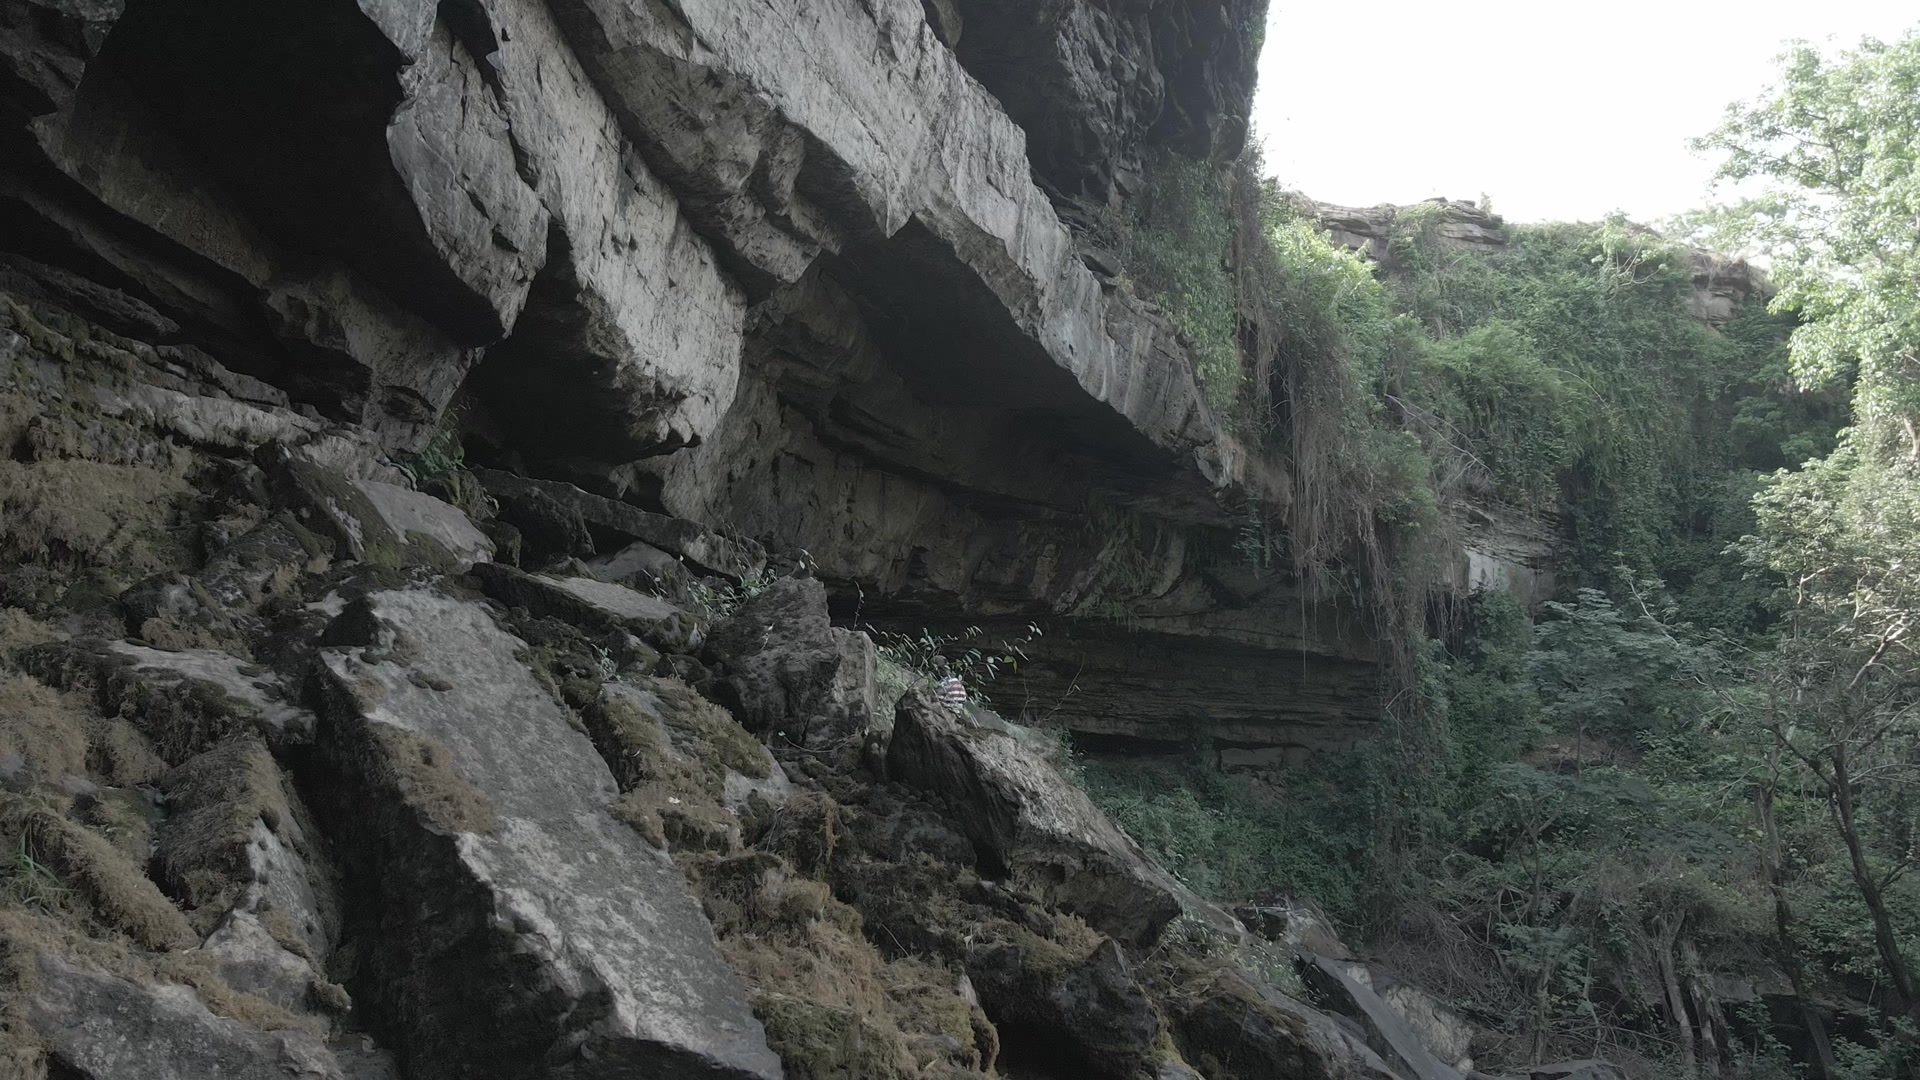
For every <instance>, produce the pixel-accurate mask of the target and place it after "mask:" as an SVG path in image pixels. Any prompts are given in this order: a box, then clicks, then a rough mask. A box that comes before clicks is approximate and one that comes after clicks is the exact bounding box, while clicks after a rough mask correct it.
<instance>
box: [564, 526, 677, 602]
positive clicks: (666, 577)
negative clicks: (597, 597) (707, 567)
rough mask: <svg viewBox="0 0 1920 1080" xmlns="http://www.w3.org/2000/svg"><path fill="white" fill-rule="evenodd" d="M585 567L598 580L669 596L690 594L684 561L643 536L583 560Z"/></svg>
mask: <svg viewBox="0 0 1920 1080" xmlns="http://www.w3.org/2000/svg"><path fill="white" fill-rule="evenodd" d="M587 569H588V570H589V571H591V572H592V574H593V576H594V577H597V578H599V579H600V580H601V581H610V582H613V583H614V584H616V585H627V586H630V587H632V588H636V589H645V590H647V591H649V592H653V593H658V594H659V595H661V596H665V597H668V598H670V599H673V600H679V601H686V600H688V599H690V598H691V596H692V594H693V575H692V574H690V573H688V572H687V568H686V566H685V564H683V563H681V561H680V560H679V559H676V558H674V557H673V556H672V555H669V554H667V553H666V552H664V551H662V550H660V549H659V548H657V547H654V546H653V545H652V544H649V543H647V542H646V541H644V540H635V541H634V542H633V543H631V544H628V545H627V546H626V547H623V548H621V549H620V550H619V551H616V552H614V553H613V554H611V555H602V556H599V557H598V558H594V559H589V560H587Z"/></svg>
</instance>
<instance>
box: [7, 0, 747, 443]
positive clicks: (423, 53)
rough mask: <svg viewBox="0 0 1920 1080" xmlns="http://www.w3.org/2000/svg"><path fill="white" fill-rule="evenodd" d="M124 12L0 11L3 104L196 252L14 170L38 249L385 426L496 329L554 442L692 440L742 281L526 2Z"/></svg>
mask: <svg viewBox="0 0 1920 1080" xmlns="http://www.w3.org/2000/svg"><path fill="white" fill-rule="evenodd" d="M49 10H53V9H49ZM120 15H121V11H120V5H119V4H98V5H90V6H88V7H87V9H86V10H85V11H84V12H80V13H68V12H66V11H60V12H59V13H58V14H57V15H54V16H51V17H49V18H48V19H45V20H43V21H42V23H41V24H36V25H23V26H22V27H21V28H20V31H19V32H10V31H9V30H8V28H4V27H0V63H6V65H7V66H8V67H9V68H10V69H12V70H14V71H16V72H18V73H19V74H20V75H21V76H22V77H23V80H24V82H25V83H27V84H29V85H30V87H31V88H23V92H22V93H21V95H20V100H19V102H18V103H17V104H16V105H15V106H14V108H13V109H12V110H9V111H8V113H7V114H6V115H5V117H4V119H5V120H6V121H8V122H13V121H14V120H15V118H16V116H32V117H34V124H33V126H32V129H31V135H29V136H27V138H29V139H30V140H31V145H32V149H33V152H34V153H35V155H36V156H39V157H42V158H44V160H46V161H47V162H48V163H50V164H51V165H53V166H54V167H55V168H56V169H58V170H60V171H61V172H63V173H65V174H66V175H67V176H68V177H71V178H72V179H74V180H76V181H78V183H79V184H81V185H82V186H83V187H84V188H85V190H86V191H87V193H88V194H89V195H91V196H92V197H94V198H97V199H98V200H99V201H100V203H101V204H104V207H106V208H111V210H112V211H114V212H117V213H118V214H121V215H124V216H125V217H126V218H128V219H131V220H132V221H134V222H138V223H140V224H141V225H143V226H146V227H148V228H150V229H151V230H153V234H154V235H157V236H159V237H164V238H165V239H166V240H167V241H169V242H171V243H175V244H178V245H180V246H181V248H184V249H185V250H186V251H188V252H191V253H193V255H194V256H196V257H198V258H202V259H205V260H206V263H204V264H200V265H193V261H194V260H193V259H191V258H189V259H181V258H180V257H179V255H180V252H179V251H178V250H171V251H170V250H167V249H166V248H165V245H154V244H152V243H151V240H152V239H153V238H154V237H153V236H151V235H150V236H136V237H134V238H133V239H132V240H131V241H129V240H126V239H120V238H111V237H109V236H108V235H107V233H106V232H105V231H104V230H102V229H100V228H99V227H98V226H99V221H98V219H99V217H100V215H99V213H98V210H97V209H96V208H90V207H87V206H83V205H80V204H78V203H75V202H73V201H72V200H66V201H65V202H62V199H64V198H65V197H64V195H60V194H58V193H55V194H52V195H49V194H48V193H47V192H45V191H42V190H36V189H34V188H33V187H32V186H31V185H29V186H28V187H26V188H24V189H23V190H22V192H21V195H20V199H21V203H20V205H22V206H23V207H27V208H29V212H30V213H31V214H32V215H33V216H35V217H37V218H39V219H41V220H44V221H47V222H49V223H51V224H52V225H53V226H54V228H56V229H58V230H61V231H64V232H65V233H66V234H67V235H66V238H65V239H64V240H63V242H62V243H61V244H59V245H56V246H53V247H49V248H47V249H45V250H44V251H41V252H40V254H47V255H55V254H57V255H59V256H60V257H61V258H62V259H67V260H68V261H71V256H73V255H76V254H79V253H80V252H81V251H83V250H86V249H91V250H90V251H87V253H88V254H91V255H94V256H96V257H98V256H104V257H105V258H106V259H107V261H108V262H109V263H112V264H115V265H117V266H118V267H119V268H121V269H122V270H123V271H124V272H125V273H127V274H129V275H130V276H132V277H133V278H134V279H135V280H136V281H137V282H138V289H137V291H138V292H139V293H141V294H142V297H143V298H144V299H148V300H153V301H157V302H158V303H157V306H159V307H162V308H171V309H174V310H184V311H185V312H186V313H188V314H190V315H192V316H193V317H195V318H196V319H211V320H212V321H214V322H215V323H217V324H218V325H220V326H221V327H222V328H223V330H225V331H228V332H231V333H233V334H236V335H240V336H246V335H253V336H255V337H256V341H254V342H249V344H257V345H266V348H264V349H260V350H258V351H257V352H256V353H255V356H257V357H260V359H262V360H264V361H265V362H266V364H267V365H268V366H270V367H277V368H279V369H280V372H279V374H280V377H281V378H283V379H284V380H285V381H287V382H292V383H295V384H302V385H298V386H297V389H298V393H297V395H296V396H301V397H304V398H306V399H308V400H315V401H320V402H322V403H323V405H324V406H326V407H330V408H332V409H334V410H335V411H336V414H337V415H341V416H344V417H347V418H351V419H354V420H358V421H363V422H365V423H367V424H369V426H371V427H374V428H376V429H379V430H381V431H382V433H383V435H385V436H386V437H387V438H388V439H389V440H390V441H391V442H393V443H395V444H398V445H408V444H417V443H418V442H419V441H420V440H422V439H423V438H424V437H425V436H426V434H427V433H428V432H429V431H430V427H431V423H432V421H433V419H434V418H435V416H436V415H437V414H438V412H439V410H440V409H441V408H442V407H443V406H444V405H445V403H446V401H447V400H448V397H449V396H450V395H451V394H452V392H453V390H454V389H455V387H456V386H457V385H458V383H459V381H460V379H461V378H462V377H463V376H464V375H465V373H466V372H467V370H468V369H469V368H470V367H471V366H472V364H473V362H474V360H475V359H476V358H477V353H476V352H475V351H474V350H475V348H476V347H478V346H484V345H487V344H489V343H492V342H496V341H499V340H500V339H501V338H503V337H505V338H507V345H505V346H502V347H500V348H499V349H498V350H497V351H498V352H499V356H498V357H496V358H494V359H496V360H497V362H496V363H494V364H492V365H491V367H492V370H491V371H490V378H489V385H491V386H494V387H506V388H507V389H508V392H513V393H518V394H520V395H521V396H522V397H523V400H522V402H521V404H522V408H521V409H520V410H519V411H518V412H517V413H516V414H514V415H513V416H512V417H511V418H510V419H513V420H514V421H516V422H518V424H519V426H518V433H520V434H523V435H532V434H537V433H538V432H539V431H540V430H541V428H540V423H543V422H544V417H545V416H546V415H547V414H546V413H545V412H543V411H542V410H547V409H560V408H564V409H565V411H566V412H567V413H568V414H570V420H571V422H570V423H568V424H564V425H562V424H554V425H551V426H550V428H549V431H548V434H549V435H550V436H551V438H550V440H549V441H551V442H554V443H556V444H562V445H566V446H570V447H574V448H592V449H595V450H598V451H602V452H607V453H611V454H613V455H615V456H616V457H617V456H618V455H619V454H621V453H632V452H634V451H635V450H638V449H647V448H659V447H663V446H666V447H670V446H673V445H679V444H681V443H685V442H688V441H692V440H696V439H697V438H699V437H700V436H701V435H702V434H703V433H704V432H705V431H706V430H707V429H708V428H709V427H710V426H711V424H712V422H713V421H714V420H715V419H716V418H717V417H718V416H719V414H720V413H721V412H722V411H724V409H725V408H726V405H727V402H728V400H729V398H730V395H731V393H732V384H733V381H734V375H735V373H736V371H737V363H738V347H737V339H738V334H739V327H740V322H741V318H742V315H743V311H744V306H743V303H742V299H741V297H740V294H739V291H738V289H737V288H736V287H735V286H734V285H733V284H732V283H731V282H730V281H729V280H728V279H727V278H726V277H725V276H724V275H723V274H721V273H720V272H719V269H718V267H717V266H716V264H715V261H714V258H713V256H712V253H711V250H710V248H709V247H708V246H707V245H706V244H705V243H704V242H703V241H701V240H700V238H699V237H697V236H695V235H694V234H693V233H692V231H691V230H690V229H689V228H688V227H687V225H686V223H685V222H684V221H683V220H682V219H681V217H680V215H679V212H678V209H677V207H676V206H675V203H674V200H673V198H672V196H671V195H670V194H668V192H667V190H666V188H665V187H664V186H663V185H662V184H661V183H660V182H659V181H658V180H656V179H655V178H654V177H653V176H652V175H651V174H650V173H649V172H648V171H647V169H646V167H645V165H644V164H642V163H641V162H640V160H639V159H638V157H637V156H636V155H635V153H634V152H633V149H632V147H631V145H629V144H628V143H627V141H626V140H625V139H624V138H623V137H622V136H621V134H620V132H619V130H618V126H617V125H616V124H615V123H614V121H613V118H612V114H611V113H610V112H609V110H608V109H607V107H606V105H605V104H603V103H602V101H601V100H600V97H599V95H598V94H597V92H596V91H595V90H594V89H593V88H592V87H591V86H590V85H589V84H588V82H587V80H586V77H585V75H584V74H583V73H582V72H581V70H580V68H579V66H578V64H577V63H575V62H574V61H573V59H572V56H571V54H570V52H569V50H568V49H567V47H566V45H565V44H564V43H563V42H562V41H561V40H560V39H559V35H558V32H557V30H555V28H554V26H553V22H552V19H551V17H550V16H549V15H548V13H547V10H546V8H545V7H544V6H542V5H541V4H539V3H537V2H533V0H493V2H490V3H487V4H485V5H481V4H472V5H453V6H440V5H435V4H431V3H426V2H401V3H392V4H384V5H378V6H374V7H371V8H366V9H356V8H353V7H348V8H345V9H340V10H337V11H336V10H329V11H326V12H320V11H313V12H307V11H301V12H293V11H264V10H257V9H252V8H247V7H245V6H244V5H237V6H235V5H228V6H223V5H220V4H213V5H204V4H185V5H182V4H174V3H170V2H166V0H156V2H155V3H152V4H147V5H144V6H141V7H139V8H138V9H137V10H136V11H135V12H134V13H133V14H132V15H131V16H129V17H126V18H120ZM63 22H70V23H71V24H72V25H71V26H70V27H69V28H68V29H67V30H65V31H56V30H55V29H54V28H55V27H56V26H58V25H60V24H62V23H63ZM109 27H111V28H112V29H113V30H114V33H113V35H112V37H113V42H112V44H113V46H114V47H113V48H108V49H106V50H104V51H102V50H101V48H100V46H101V43H102V41H103V40H104V39H105V38H106V31H107V29H108V28H109ZM63 35H64V36H63ZM293 41H299V42H302V43H303V44H302V45H301V47H300V48H298V49H289V48H284V47H282V43H286V42H293ZM83 71H84V72H87V73H89V74H90V76H91V77H90V78H88V79H87V80H86V81H85V84H84V86H83V85H82V83H81V79H80V75H81V74H82V72H83ZM321 84H327V85H333V86H334V87H335V91H334V92H332V93H330V94H327V95H314V94H311V93H309V92H308V88H310V87H311V86H313V85H321ZM243 133H245V134H244V137H243ZM322 148H323V149H322ZM288 252H298V253H299V255H298V257H297V258H296V257H292V256H289V255H288ZM263 316H264V322H265V324H266V326H265V328H266V329H267V331H268V334H267V335H266V338H267V340H259V332H260V329H261V319H262V317H263ZM523 317H524V318H525V320H526V324H525V325H524V326H523V325H521V319H522V318H523ZM262 353H264V354H265V355H264V356H261V354H262ZM535 357H537V358H539V360H540V361H542V366H543V368H544V370H543V371H541V372H539V373H538V374H537V375H536V374H535V373H533V372H531V371H529V370H528V367H529V365H530V364H531V363H532V362H533V358H535ZM536 412H539V413H540V422H535V421H536V417H535V415H534V414H535V413H536ZM533 441H535V440H534V439H533V438H531V437H530V438H529V439H528V442H530V443H531V442H533Z"/></svg>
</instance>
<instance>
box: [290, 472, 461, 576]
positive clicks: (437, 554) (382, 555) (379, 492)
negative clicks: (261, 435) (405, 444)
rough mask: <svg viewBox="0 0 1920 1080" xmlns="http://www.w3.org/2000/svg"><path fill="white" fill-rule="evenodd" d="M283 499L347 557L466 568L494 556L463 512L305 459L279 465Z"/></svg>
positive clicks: (391, 564)
mask: <svg viewBox="0 0 1920 1080" xmlns="http://www.w3.org/2000/svg"><path fill="white" fill-rule="evenodd" d="M279 470H280V482H279V485H280V488H281V491H282V498H283V499H284V500H285V501H286V502H288V503H291V504H292V505H294V506H295V507H297V508H299V509H300V510H302V511H304V512H305V521H304V524H305V525H306V526H307V527H308V528H311V529H313V530H315V531H317V532H320V533H322V534H323V535H326V536H329V537H330V538H331V539H333V540H334V541H335V542H336V543H337V544H338V545H339V549H340V552H341V554H342V556H344V557H351V558H354V559H359V560H361V561H363V562H370V563H373V564H375V565H379V566H389V567H399V566H427V567H432V568H434V569H437V570H449V571H450V570H462V569H465V568H467V567H469V566H472V565H473V564H474V563H476V562H484V561H486V560H489V559H491V558H493V541H492V540H489V539H488V538H487V535H486V534H485V533H483V532H481V531H480V530H479V529H477V528H475V527H474V524H473V522H471V521H469V520H467V515H465V514H463V513H461V512H460V510H459V509H457V508H455V507H453V506H449V505H447V504H446V503H443V502H441V501H440V500H439V499H436V498H434V497H433V496H431V495H425V494H422V493H420V492H418V491H411V490H409V489H407V488H403V487H400V486H399V485H397V484H387V483H382V482H380V481H378V480H360V479H355V478H353V477H350V476H345V475H342V474H340V473H337V472H334V471H333V470H331V469H328V468H326V467H324V466H321V465H318V464H315V463H313V462H312V461H309V460H306V459H305V458H304V457H300V456H291V455H289V456H284V457H283V460H282V461H281V463H280V466H279Z"/></svg>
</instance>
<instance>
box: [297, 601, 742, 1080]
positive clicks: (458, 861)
mask: <svg viewBox="0 0 1920 1080" xmlns="http://www.w3.org/2000/svg"><path fill="white" fill-rule="evenodd" d="M327 642H328V644H330V645H332V646H334V647H333V648H331V649H329V650H327V651H326V652H325V653H324V654H323V656H322V668H321V675H322V682H323V685H324V694H323V696H324V701H325V706H324V709H323V713H322V721H321V728H320V734H319V740H318V748H319V753H320V757H321V759H322V761H323V762H324V766H325V767H326V768H328V769H330V770H331V771H333V772H334V773H335V774H336V780H335V782H334V784H333V789H334V798H335V799H336V800H337V805H335V806H333V807H332V808H331V809H332V811H333V820H335V821H336V822H337V823H338V832H339V834H340V845H339V846H340V849H341V850H342V851H343V852H345V853H346V856H345V858H346V860H347V861H348V866H347V876H348V880H349V881H350V883H351V884H352V887H353V888H354V890H355V891H356V893H357V894H358V899H360V900H361V901H363V902H364V904H365V907H364V908H363V909H362V910H360V911H358V912H357V913H354V914H352V915H350V918H351V919H352V920H353V921H354V924H355V925H356V926H358V927H360V928H361V931H362V932H363V933H364V934H366V935H368V936H369V940H367V941H366V943H365V944H366V947H365V949H364V952H363V960H362V967H361V972H360V978H359V979H358V980H356V982H355V984H354V987H353V988H354V990H355V992H356V996H357V997H359V998H361V999H362V1000H371V1001H372V1002H374V1003H375V1010H374V1012H375V1015H379V1016H382V1017H385V1018H388V1021H389V1022H390V1023H391V1024H392V1025H393V1026H394V1027H395V1028H397V1029H399V1031H398V1035H399V1037H397V1038H396V1039H395V1042H396V1044H397V1045H399V1046H402V1047H404V1052H405V1057H406V1066H407V1070H408V1074H409V1075H411V1076H416V1077H426V1078H436V1077H447V1078H452V1077H463V1078H464V1077H472V1076H502V1077H504V1076H528V1075H535V1074H540V1075H553V1076H567V1077H575V1078H580V1080H587V1078H613V1077H628V1076H634V1075H640V1074H643V1073H644V1074H654V1073H656V1072H657V1073H658V1074H661V1075H687V1076H701V1077H714V1078H720V1077H734V1078H742V1080H744V1078H762V1080H771V1078H774V1077H778V1076H779V1075H780V1067H779V1064H778V1062H777V1060H776V1059H775V1058H774V1056H773V1054H772V1052H771V1051H769V1050H768V1049H767V1046H766V1042H765V1038H764V1036H763V1034H762V1031H761V1028H760V1024H759V1022H758V1021H756V1020H755V1019H754V1018H753V1015H752V1014H751V1012H749V1010H748V1007H747V1003H746V998H745V995H744V993H743V991H742V989H741V987H740V984H739V981H738V980H737V978H736V977H735V976H734V974H733V973H732V971H730V970H729V969H728V968H727V966H726V964H725V963H724V961H723V960H722V959H721V957H720V954H719V952H718V950H717V948H716V946H715V944H714V939H713V931H712V929H711V928H710V927H709V926H708V925H707V922H706V920H705V918H704V917H703V916H702V915H701V913H700V909H699V907H698V905H697V904H696V903H695V901H694V899H693V898H692V896H691V895H690V894H689V893H688V891H687V887H686V884H685V882H684V881H683V880H682V879H681V877H680V875H679V873H678V872H677V871H676V870H675V869H674V867H673V865H672V863H671V862H670V861H669V860H668V858H667V857H666V855H665V854H663V853H661V852H659V851H656V850H655V849H653V848H652V847H650V846H649V845H648V844H647V843H646V842H645V841H644V840H642V838H641V837H640V836H639V835H638V834H637V833H636V832H634V831H633V830H632V829H630V828H629V827H627V826H626V825H624V824H622V823H620V822H619V821H618V820H616V819H615V818H614V816H613V815H612V814H611V813H610V812H609V807H610V805H611V804H612V803H613V802H614V800H615V798H616V797H617V795H618V791H617V789H616V786H615V783H614V778H613V775H612V773H611V772H610V771H609V769H608V767H607V764H606V763H605V761H603V760H602V759H601V758H600V756H599V755H598V754H596V753H595V751H594V748H593V745H592V743H591V742H589V740H588V738H587V736H586V735H585V734H584V733H583V732H581V731H580V730H578V729H577V728H576V726H575V724H576V721H575V720H574V719H573V718H572V717H571V716H570V715H569V714H568V713H567V712H566V710H565V709H563V708H562V707H561V706H560V705H559V704H558V703H557V702H556V701H555V700H554V699H553V698H552V697H550V696H549V695H548V692H547V691H546V690H545V689H544V688H543V687H542V686H541V684H540V683H539V682H538V681H537V680H536V679H535V678H534V676H533V675H532V674H531V673H530V672H529V671H528V669H527V668H526V667H525V665H524V664H523V663H522V661H521V660H520V659H519V655H518V654H519V653H520V652H521V650H523V649H524V648H525V645H524V643H523V642H521V641H520V640H519V639H517V638H515V637H514V636H512V635H511V634H508V633H506V632H505V631H504V630H501V629H500V628H499V627H498V626H496V625H495V624H494V622H493V619H492V617H491V616H490V615H489V613H488V609H487V608H486V606H485V605H483V604H480V603H476V602H473V601H470V600H462V599H457V598H454V597H451V596H448V595H445V594H442V593H439V592H435V591H432V590H427V589H415V590H395V591H383V592H374V593H371V594H369V595H367V596H366V597H364V598H363V599H361V600H359V601H356V602H355V603H354V605H352V606H351V607H349V609H348V610H347V611H346V612H344V613H343V614H342V615H341V617H340V619H339V620H338V621H337V622H336V625H335V629H334V630H332V631H329V634H328V638H327Z"/></svg>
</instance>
